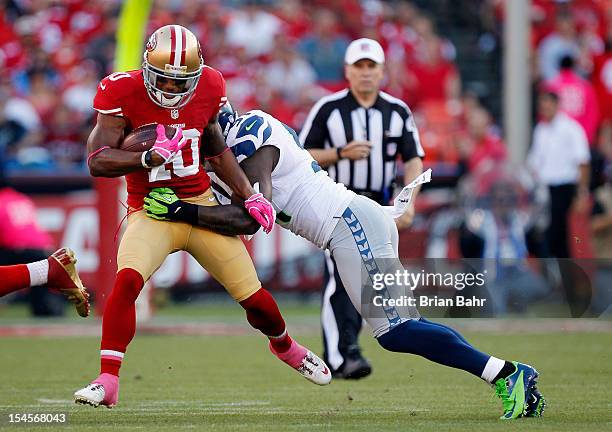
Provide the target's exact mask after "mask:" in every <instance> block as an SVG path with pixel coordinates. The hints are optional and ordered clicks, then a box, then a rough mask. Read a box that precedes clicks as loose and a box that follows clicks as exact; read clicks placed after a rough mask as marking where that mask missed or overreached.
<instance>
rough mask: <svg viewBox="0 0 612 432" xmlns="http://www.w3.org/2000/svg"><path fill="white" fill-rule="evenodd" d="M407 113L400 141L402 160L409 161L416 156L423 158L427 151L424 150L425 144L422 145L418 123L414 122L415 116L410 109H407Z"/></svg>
mask: <svg viewBox="0 0 612 432" xmlns="http://www.w3.org/2000/svg"><path fill="white" fill-rule="evenodd" d="M405 115H406V117H405V118H404V127H403V129H402V137H401V143H400V144H401V149H400V154H401V155H402V161H403V162H408V161H409V160H410V159H413V158H415V157H420V158H421V159H422V158H424V157H425V151H424V150H423V146H421V139H420V137H419V131H418V129H417V127H416V123H415V122H414V117H413V115H412V113H411V112H410V110H407V111H406V114H405Z"/></svg>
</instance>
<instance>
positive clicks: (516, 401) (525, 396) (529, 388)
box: [494, 362, 544, 420]
mask: <svg viewBox="0 0 612 432" xmlns="http://www.w3.org/2000/svg"><path fill="white" fill-rule="evenodd" d="M512 364H513V365H514V367H515V370H514V372H513V373H511V374H510V375H508V376H507V377H506V378H500V379H498V380H497V381H496V382H495V383H494V385H495V395H496V396H497V397H498V398H500V399H501V400H502V405H503V408H504V415H502V416H501V417H500V419H501V420H511V419H516V418H519V417H523V416H525V415H526V414H527V411H528V406H529V404H528V401H530V400H531V399H532V393H533V392H534V389H535V384H536V380H537V378H538V372H537V371H536V370H535V369H534V368H533V367H531V366H529V365H526V364H523V363H519V362H512ZM535 390H537V389H535ZM537 394H539V392H538V393H537ZM540 397H541V395H540ZM541 400H542V403H544V398H542V397H541ZM542 410H543V407H542V408H541V410H540V414H541V413H542ZM532 417H536V416H532Z"/></svg>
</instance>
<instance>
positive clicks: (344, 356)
mask: <svg viewBox="0 0 612 432" xmlns="http://www.w3.org/2000/svg"><path fill="white" fill-rule="evenodd" d="M361 323H362V318H361V315H359V312H357V310H356V309H355V307H354V306H353V303H352V302H351V299H350V298H349V296H348V294H347V293H346V290H345V288H344V285H343V284H342V279H341V278H340V275H339V274H338V271H337V269H336V263H335V262H334V259H333V258H332V257H331V255H330V253H329V251H325V277H324V291H323V297H322V301H321V328H322V331H323V350H324V351H323V358H324V360H325V362H326V363H327V364H328V365H329V366H330V367H331V369H332V373H333V374H334V377H337V378H349V379H359V378H363V377H365V376H367V375H369V374H370V373H371V372H372V367H371V366H370V364H369V362H368V361H367V360H366V359H365V358H364V357H363V356H362V355H361V348H360V347H359V343H358V337H359V332H360V330H361Z"/></svg>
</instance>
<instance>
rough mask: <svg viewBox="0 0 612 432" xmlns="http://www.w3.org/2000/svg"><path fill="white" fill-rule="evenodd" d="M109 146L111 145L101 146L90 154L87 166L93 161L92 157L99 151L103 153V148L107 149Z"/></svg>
mask: <svg viewBox="0 0 612 432" xmlns="http://www.w3.org/2000/svg"><path fill="white" fill-rule="evenodd" d="M109 148H110V147H109V146H104V147H100V148H99V149H98V150H96V151H95V152H93V153H91V154H90V155H89V156H87V166H89V161H91V158H92V157H94V156H95V155H97V154H98V153H101V152H102V151H103V150H106V149H109Z"/></svg>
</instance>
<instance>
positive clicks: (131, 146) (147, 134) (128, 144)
mask: <svg viewBox="0 0 612 432" xmlns="http://www.w3.org/2000/svg"><path fill="white" fill-rule="evenodd" d="M156 128H157V124H155V123H151V124H146V125H143V126H140V127H137V128H136V129H134V130H133V131H132V132H130V133H129V134H128V135H127V136H126V137H125V138H124V139H123V142H122V143H121V144H120V145H119V150H125V151H130V152H143V151H147V150H149V149H150V148H151V147H153V145H154V144H155V140H156V139H157V132H156V131H155V130H156ZM175 133H176V129H175V128H173V127H172V126H166V136H167V137H168V138H172V137H173V136H174V134H175Z"/></svg>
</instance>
